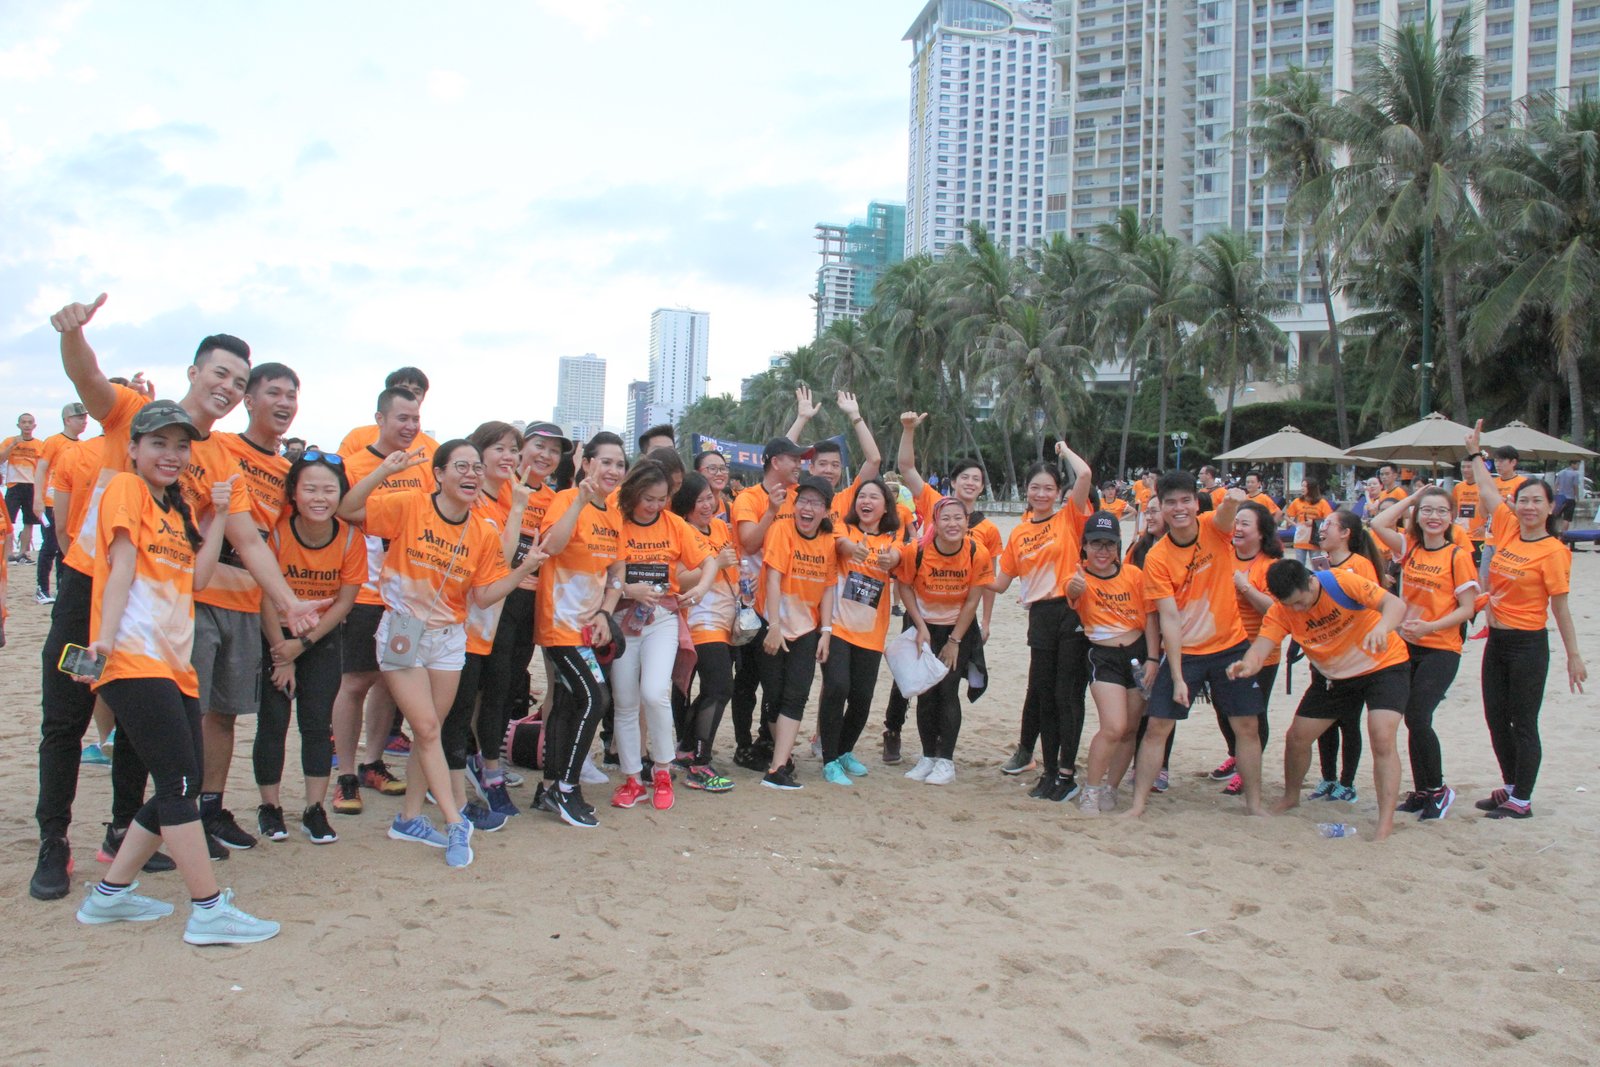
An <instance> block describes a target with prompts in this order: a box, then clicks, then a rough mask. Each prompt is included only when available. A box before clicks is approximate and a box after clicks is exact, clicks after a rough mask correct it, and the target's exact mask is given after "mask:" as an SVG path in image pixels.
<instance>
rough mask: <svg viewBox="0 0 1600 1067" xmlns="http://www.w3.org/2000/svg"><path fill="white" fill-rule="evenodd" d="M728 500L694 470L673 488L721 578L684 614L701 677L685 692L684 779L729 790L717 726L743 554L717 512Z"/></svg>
mask: <svg viewBox="0 0 1600 1067" xmlns="http://www.w3.org/2000/svg"><path fill="white" fill-rule="evenodd" d="M723 503H724V501H723V498H722V496H721V494H719V493H718V491H717V490H716V488H715V487H713V486H712V485H711V483H710V482H708V481H706V479H705V478H703V477H702V476H700V475H699V474H696V473H694V472H693V471H691V472H689V473H688V474H685V475H684V476H683V484H682V485H680V486H679V487H678V491H677V492H676V493H674V494H672V511H673V514H675V515H677V516H678V517H679V518H681V519H683V521H684V522H687V523H688V524H689V525H690V526H691V527H693V528H694V530H695V532H697V533H698V534H699V535H700V537H701V538H702V540H704V542H705V547H706V551H708V552H710V553H712V554H713V555H714V556H715V557H716V568H717V569H716V578H715V579H714V580H713V581H712V583H711V585H710V586H709V587H708V588H707V589H706V591H705V592H704V593H703V594H702V595H701V597H700V599H699V600H698V601H697V602H695V603H694V604H691V605H690V606H689V610H688V612H687V613H686V614H685V616H684V617H685V619H686V620H687V622H688V624H689V638H690V640H691V641H693V642H694V652H695V660H694V673H695V677H696V678H698V679H699V680H700V691H699V693H698V694H697V695H696V696H695V698H694V700H693V701H692V702H690V701H688V698H687V694H685V696H684V698H683V699H684V701H685V704H686V706H685V708H684V713H683V720H684V721H683V726H682V729H681V730H680V738H681V740H682V741H683V742H687V745H688V748H687V751H688V752H689V771H688V773H687V774H686V775H684V784H686V785H687V786H688V787H689V788H690V789H703V790H705V791H706V792H707V793H726V792H728V791H729V790H730V789H732V788H733V782H732V781H731V780H730V779H728V778H726V777H724V776H723V775H721V774H718V773H717V770H716V768H715V767H713V766H712V765H711V747H712V745H713V744H714V743H715V742H716V739H717V727H718V726H720V725H721V723H722V712H723V710H724V709H725V708H726V707H727V706H728V701H729V700H731V699H732V698H733V645H732V637H733V623H734V618H735V616H736V615H737V614H738V611H739V556H738V553H737V552H736V551H735V549H734V547H733V531H732V530H730V529H729V528H728V522H727V520H726V519H723V518H720V517H718V515H717V511H718V509H719V508H720V507H722V505H723Z"/></svg>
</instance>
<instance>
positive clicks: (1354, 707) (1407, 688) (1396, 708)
mask: <svg viewBox="0 0 1600 1067" xmlns="http://www.w3.org/2000/svg"><path fill="white" fill-rule="evenodd" d="M1410 698H1411V664H1410V662H1409V661H1408V662H1406V663H1396V664H1395V665H1394V666H1392V667H1385V668H1383V670H1381V671H1373V672H1371V673H1370V674H1358V675H1356V676H1355V677H1354V678H1337V679H1332V678H1324V677H1323V676H1322V675H1320V674H1315V675H1313V676H1312V679H1311V685H1310V686H1309V687H1308V688H1307V689H1306V694H1305V696H1303V697H1301V698H1300V706H1299V707H1298V708H1296V709H1295V714H1296V715H1298V716H1300V717H1301V718H1303V719H1359V718H1360V717H1361V709H1362V707H1363V706H1364V707H1366V708H1367V709H1368V710H1369V711H1392V712H1394V713H1395V714H1396V715H1400V714H1403V713H1404V712H1405V710H1406V702H1407V701H1408V700H1409V699H1410Z"/></svg>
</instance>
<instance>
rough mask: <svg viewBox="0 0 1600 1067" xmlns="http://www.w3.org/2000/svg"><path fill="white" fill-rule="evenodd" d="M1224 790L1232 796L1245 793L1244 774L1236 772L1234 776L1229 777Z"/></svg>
mask: <svg viewBox="0 0 1600 1067" xmlns="http://www.w3.org/2000/svg"><path fill="white" fill-rule="evenodd" d="M1222 791H1223V793H1225V794H1226V795H1228V796H1230V797H1236V796H1238V795H1239V794H1240V793H1243V792H1244V775H1242V774H1236V775H1234V776H1233V777H1232V778H1229V779H1228V784H1227V785H1225V786H1223V787H1222Z"/></svg>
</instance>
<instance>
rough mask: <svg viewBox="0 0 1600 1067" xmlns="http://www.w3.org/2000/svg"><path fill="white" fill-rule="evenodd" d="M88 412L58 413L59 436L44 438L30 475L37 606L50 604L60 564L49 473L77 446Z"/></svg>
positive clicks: (74, 407) (68, 409) (76, 406)
mask: <svg viewBox="0 0 1600 1067" xmlns="http://www.w3.org/2000/svg"><path fill="white" fill-rule="evenodd" d="M88 422H89V411H88V409H87V408H85V407H84V406H83V405H82V404H80V403H76V402H74V403H71V404H68V405H66V406H65V407H63V408H62V409H61V432H60V433H56V434H51V435H50V436H49V437H47V438H45V441H44V445H43V447H41V448H40V450H39V466H38V468H37V469H36V470H35V471H34V479H33V480H34V485H35V489H34V491H33V517H34V518H35V519H38V520H39V529H40V530H41V531H42V533H41V534H40V537H39V569H38V572H37V574H36V575H35V577H36V578H37V587H36V588H35V590H34V594H33V599H34V601H35V602H36V603H39V604H54V603H55V602H56V598H55V597H53V596H51V595H50V575H51V574H52V573H53V572H54V571H55V570H57V569H58V567H59V565H60V563H61V543H60V541H59V540H58V539H57V537H56V515H55V489H54V486H53V485H52V484H51V477H50V471H51V469H52V468H53V467H55V466H57V465H58V464H60V463H62V462H64V461H66V460H67V459H68V458H69V456H70V454H71V453H72V451H73V450H74V449H76V448H77V447H78V445H79V438H81V437H82V436H83V428H84V427H85V426H86V425H88Z"/></svg>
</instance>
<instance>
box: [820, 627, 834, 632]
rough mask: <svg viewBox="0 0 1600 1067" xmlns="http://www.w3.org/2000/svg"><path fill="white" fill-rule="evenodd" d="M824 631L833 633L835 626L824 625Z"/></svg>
mask: <svg viewBox="0 0 1600 1067" xmlns="http://www.w3.org/2000/svg"><path fill="white" fill-rule="evenodd" d="M822 632H823V633H825V634H831V633H833V627H832V626H824V627H823V628H822Z"/></svg>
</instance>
